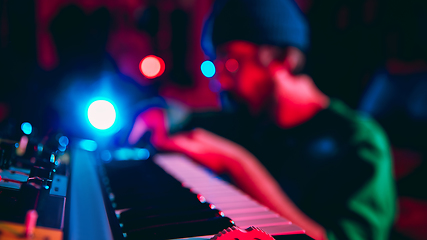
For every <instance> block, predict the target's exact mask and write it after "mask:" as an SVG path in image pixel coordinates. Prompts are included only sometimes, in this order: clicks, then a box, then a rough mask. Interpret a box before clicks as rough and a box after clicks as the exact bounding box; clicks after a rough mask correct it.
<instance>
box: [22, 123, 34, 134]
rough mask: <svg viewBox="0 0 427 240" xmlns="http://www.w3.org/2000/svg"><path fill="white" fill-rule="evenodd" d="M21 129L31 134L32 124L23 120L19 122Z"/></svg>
mask: <svg viewBox="0 0 427 240" xmlns="http://www.w3.org/2000/svg"><path fill="white" fill-rule="evenodd" d="M21 130H22V131H23V132H24V133H25V134H27V135H29V134H31V133H32V132H33V126H32V125H31V123H29V122H24V123H22V124H21Z"/></svg>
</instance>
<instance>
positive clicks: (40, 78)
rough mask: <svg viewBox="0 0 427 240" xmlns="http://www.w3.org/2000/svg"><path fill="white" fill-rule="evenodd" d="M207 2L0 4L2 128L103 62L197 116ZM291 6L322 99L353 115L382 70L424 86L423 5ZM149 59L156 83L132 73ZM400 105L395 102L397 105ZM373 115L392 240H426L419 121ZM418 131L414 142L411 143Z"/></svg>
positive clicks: (311, 1) (414, 0) (206, 93)
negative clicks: (64, 81) (389, 181)
mask: <svg viewBox="0 0 427 240" xmlns="http://www.w3.org/2000/svg"><path fill="white" fill-rule="evenodd" d="M211 2H212V1H211V0H209V1H208V0H204V1H197V0H158V1H154V0H125V1H124V0H122V1H113V0H91V1H83V0H74V1H73V0H39V1H32V0H19V1H17V0H0V124H4V123H5V122H6V121H7V119H10V118H12V119H14V120H15V121H17V122H19V123H18V124H20V123H21V122H22V121H30V119H34V118H36V117H35V116H37V118H38V119H44V118H53V119H54V117H53V116H47V115H44V114H46V113H45V112H38V111H37V109H38V105H42V104H46V103H45V102H43V100H41V99H44V98H43V97H42V98H40V95H43V96H45V95H48V94H49V92H50V91H51V89H55V87H56V86H60V85H61V83H60V79H61V77H62V76H63V74H64V73H65V72H67V71H68V70H70V69H76V68H77V69H81V68H85V69H86V70H87V71H86V70H85V72H89V73H92V72H93V71H96V69H98V67H99V66H98V65H97V63H100V64H101V62H103V61H104V60H105V59H107V60H108V61H109V62H111V63H112V66H113V68H115V69H116V70H117V72H119V73H120V74H121V75H120V76H124V77H123V79H126V81H128V84H130V85H134V86H135V88H137V89H139V90H140V91H141V92H142V93H143V94H142V95H141V98H145V97H146V98H147V99H148V98H149V97H152V96H155V95H160V96H162V97H167V98H172V99H177V100H179V101H181V102H183V103H185V104H186V105H188V106H190V107H191V108H193V109H195V110H200V109H206V108H216V107H218V103H217V101H216V94H217V93H216V92H215V91H212V90H211V89H210V87H209V86H210V84H209V83H210V81H211V80H209V79H207V78H205V77H204V76H203V75H202V74H201V72H200V68H199V66H200V64H201V63H202V62H203V61H204V60H206V57H205V56H204V55H203V53H202V51H201V48H200V34H201V28H202V24H203V19H204V16H205V14H206V13H207V12H208V10H209V7H210V4H211ZM297 4H298V5H299V6H300V8H301V10H302V11H303V12H304V13H305V14H306V16H307V19H308V22H309V24H310V28H311V49H310V50H309V52H308V54H307V66H306V69H305V71H306V72H307V73H308V74H309V75H311V76H312V77H313V79H314V80H315V82H316V84H317V86H318V87H319V88H320V89H321V90H322V91H323V92H325V93H326V94H327V95H329V96H331V97H334V98H338V99H341V100H343V101H344V102H346V103H347V104H348V105H349V106H350V107H352V108H353V109H360V103H361V102H362V101H363V100H364V99H365V93H366V91H367V89H369V88H370V87H371V85H372V82H374V80H375V79H376V77H375V76H376V74H377V73H378V72H379V71H387V72H388V73H392V74H397V75H399V76H400V77H401V78H400V80H399V81H400V82H399V84H401V85H399V86H405V84H407V82H408V83H409V82H410V81H409V80H406V79H409V78H406V76H412V75H413V74H418V75H417V76H418V79H420V80H419V81H425V80H424V79H426V78H425V76H427V74H426V75H424V74H425V73H426V72H427V44H426V43H427V41H426V40H427V31H426V30H427V2H425V1H422V0H407V1H396V0H393V1H385V0H359V1H356V0H340V1H338V0H331V1H316V0H297ZM150 54H155V55H157V56H159V57H161V58H163V59H164V60H165V64H166V71H165V73H164V74H163V75H162V76H161V77H159V78H156V79H147V78H145V77H144V76H143V75H142V74H141V73H140V72H139V69H138V64H139V61H140V60H141V59H142V58H143V57H145V56H147V55H150ZM424 86H426V85H425V84H424ZM384 89H385V90H387V89H386V88H382V89H381V90H384ZM426 90H427V89H426ZM390 94H391V93H390ZM400 97H402V96H400V95H392V98H394V99H397V101H399V98H400ZM366 101H367V102H368V104H369V101H368V100H366ZM402 101H403V100H402ZM384 104H387V103H384ZM422 104H424V106H427V102H423V103H422ZM361 110H363V109H361ZM371 114H373V115H374V116H375V117H377V120H378V121H379V122H380V123H381V124H382V125H383V127H384V128H385V130H386V132H387V134H388V135H389V136H390V141H391V144H392V146H393V149H392V150H393V155H394V161H395V170H396V173H395V175H396V180H397V181H396V182H397V186H398V190H399V196H400V198H399V217H398V219H397V221H396V226H395V229H394V231H393V238H394V239H427V237H426V236H427V230H426V229H425V228H424V227H423V226H426V224H427V202H426V201H425V199H426V193H425V192H426V191H425V190H424V189H423V187H420V186H422V185H421V184H422V183H423V182H426V181H425V180H426V179H425V177H423V176H425V175H426V174H424V173H426V172H427V171H426V170H424V169H426V168H427V167H425V165H426V164H425V155H426V154H425V150H424V149H425V143H424V137H423V136H425V135H424V132H423V131H424V130H423V129H424V128H425V126H426V124H425V123H426V121H425V119H422V118H421V119H419V118H418V119H413V118H411V117H407V118H404V119H403V120H401V119H400V118H396V117H390V116H393V115H385V116H379V115H378V116H376V115H375V113H372V112H371ZM401 114H403V115H404V114H405V111H403V110H402V112H401ZM52 122H54V121H52ZM413 123H414V124H413ZM53 124H54V123H53ZM415 133H418V135H420V136H421V137H413V136H415Z"/></svg>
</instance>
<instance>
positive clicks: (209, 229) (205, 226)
mask: <svg viewBox="0 0 427 240" xmlns="http://www.w3.org/2000/svg"><path fill="white" fill-rule="evenodd" d="M232 226H234V223H233V221H232V220H231V219H229V218H227V217H215V218H210V219H204V220H192V221H185V222H178V223H173V224H163V225H157V226H150V227H147V228H139V229H134V230H132V231H129V232H126V235H127V238H128V239H152V240H156V239H171V238H172V239H173V238H184V237H192V236H201V235H213V234H216V233H218V232H219V231H222V230H223V229H226V228H228V227H232Z"/></svg>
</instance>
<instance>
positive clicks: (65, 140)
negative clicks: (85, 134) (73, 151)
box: [58, 136, 70, 147]
mask: <svg viewBox="0 0 427 240" xmlns="http://www.w3.org/2000/svg"><path fill="white" fill-rule="evenodd" d="M69 142H70V140H69V139H68V138H67V137H66V136H61V137H60V138H59V140H58V143H59V145H61V146H62V147H66V146H68V143H69Z"/></svg>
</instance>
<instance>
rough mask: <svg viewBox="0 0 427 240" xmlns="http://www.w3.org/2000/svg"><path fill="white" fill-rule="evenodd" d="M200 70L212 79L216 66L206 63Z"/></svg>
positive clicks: (209, 62)
mask: <svg viewBox="0 0 427 240" xmlns="http://www.w3.org/2000/svg"><path fill="white" fill-rule="evenodd" d="M200 69H201V70H202V73H203V75H205V77H208V78H211V77H213V76H214V75H215V65H214V64H213V62H211V61H204V62H203V63H202V65H201V66H200Z"/></svg>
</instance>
